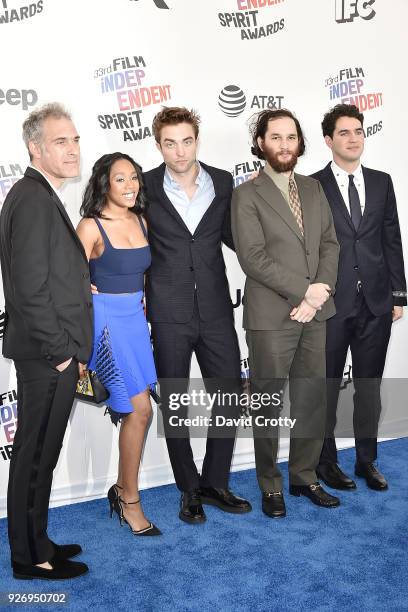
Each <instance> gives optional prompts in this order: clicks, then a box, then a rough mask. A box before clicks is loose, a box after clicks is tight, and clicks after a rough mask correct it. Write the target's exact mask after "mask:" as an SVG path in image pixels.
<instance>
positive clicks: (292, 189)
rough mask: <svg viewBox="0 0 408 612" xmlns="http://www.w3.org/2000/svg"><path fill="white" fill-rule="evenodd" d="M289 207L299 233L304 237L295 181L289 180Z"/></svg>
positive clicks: (300, 207)
mask: <svg viewBox="0 0 408 612" xmlns="http://www.w3.org/2000/svg"><path fill="white" fill-rule="evenodd" d="M289 206H290V209H291V211H292V213H293V216H294V217H295V219H296V223H297V224H298V226H299V229H300V233H301V234H302V236H303V235H304V229H303V215H302V206H301V204H300V199H299V194H298V190H297V187H296V183H295V179H294V178H290V179H289Z"/></svg>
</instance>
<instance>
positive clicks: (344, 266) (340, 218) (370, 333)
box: [312, 104, 407, 491]
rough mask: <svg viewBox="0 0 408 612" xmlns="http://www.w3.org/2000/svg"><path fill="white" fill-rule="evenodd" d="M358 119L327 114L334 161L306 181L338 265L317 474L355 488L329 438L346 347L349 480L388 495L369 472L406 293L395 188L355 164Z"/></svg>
mask: <svg viewBox="0 0 408 612" xmlns="http://www.w3.org/2000/svg"><path fill="white" fill-rule="evenodd" d="M363 122H364V117H363V115H362V113H360V111H359V110H358V108H357V107H356V106H352V105H350V106H349V105H345V104H339V105H337V106H335V107H334V108H333V109H332V110H331V111H330V112H328V113H326V115H325V116H324V119H323V123H322V129H323V136H324V138H325V141H326V144H327V146H328V147H329V148H330V149H331V151H332V154H333V161H332V162H331V163H329V164H328V165H327V166H326V167H325V168H324V169H323V170H320V171H319V172H316V174H313V175H312V176H313V177H314V178H316V179H318V180H319V181H320V183H321V185H322V187H323V189H324V191H325V194H326V197H327V199H328V201H329V203H330V207H331V210H332V213H333V218H334V225H335V228H336V234H337V239H338V241H339V243H340V260H339V270H338V278H337V285H336V294H335V296H334V301H335V304H336V311H337V312H336V315H335V316H334V317H332V318H331V319H330V320H329V321H328V322H327V346H326V357H327V378H328V406H327V427H326V439H325V442H324V445H323V450H322V454H321V457H320V464H319V467H318V474H319V476H320V478H321V479H322V480H324V482H325V483H326V484H327V485H329V486H331V487H333V488H335V489H355V488H356V484H355V482H354V481H353V480H352V479H351V478H349V477H348V476H347V475H346V474H344V473H343V472H342V470H341V469H340V467H339V465H338V463H337V449H336V441H335V437H334V428H335V425H336V411H337V402H338V396H339V388H340V383H341V380H342V376H343V371H344V365H345V360H346V356H347V351H348V349H349V347H350V349H351V355H352V368H353V379H354V387H355V394H354V415H353V422H354V435H355V440H356V466H355V474H356V475H357V476H361V477H363V478H365V480H366V482H367V485H368V486H369V487H370V488H371V489H374V490H377V491H382V490H385V489H387V486H388V485H387V481H386V479H385V478H384V476H383V475H382V474H381V473H380V471H379V470H378V469H377V467H376V466H375V463H374V462H375V460H376V459H377V432H378V421H379V418H380V413H381V398H380V385H381V377H382V374H383V370H384V364H385V358H386V354H387V347H388V342H389V338H390V333H391V326H392V323H393V321H397V320H398V319H400V318H401V317H402V315H403V306H405V305H406V304H407V288H406V281H405V273H404V260H403V254H402V245H401V233H400V227H399V221H398V213H397V205H396V201H395V194H394V188H393V185H392V180H391V177H390V175H389V174H386V173H385V172H379V171H378V170H371V169H370V168H365V167H364V166H362V165H361V161H360V158H361V155H362V153H363V149H364V129H363Z"/></svg>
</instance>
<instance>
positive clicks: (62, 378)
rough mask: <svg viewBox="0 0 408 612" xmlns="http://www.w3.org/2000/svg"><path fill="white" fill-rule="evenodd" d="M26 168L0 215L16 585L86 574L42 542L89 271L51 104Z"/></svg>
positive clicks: (30, 144)
mask: <svg viewBox="0 0 408 612" xmlns="http://www.w3.org/2000/svg"><path fill="white" fill-rule="evenodd" d="M23 137H24V140H25V143H26V145H27V148H28V151H29V154H30V160H31V166H29V167H28V168H27V170H26V172H25V175H24V177H23V178H22V179H21V180H20V181H18V182H17V183H16V184H15V185H14V186H13V187H12V189H11V190H10V192H9V194H8V196H7V198H6V200H5V202H4V205H3V209H2V212H1V220H0V241H1V269H2V276H3V286H4V295H5V302H6V313H7V323H6V330H5V336H4V340H3V355H4V356H5V357H9V358H11V359H13V360H14V364H15V368H16V372H17V396H18V397H17V399H18V426H17V431H16V435H15V439H14V445H13V453H12V458H11V462H10V473H9V485H8V527H9V541H10V548H11V561H12V567H13V574H14V577H15V578H23V579H26V578H33V577H34V578H43V579H48V580H49V579H64V578H74V577H76V576H80V575H81V574H84V573H86V572H87V571H88V567H87V566H86V565H85V563H78V562H74V561H69V558H70V557H73V556H75V555H77V554H78V553H80V552H81V547H80V546H79V545H78V544H67V545H57V544H54V542H52V541H51V540H50V539H49V537H48V535H47V517H48V505H49V497H50V491H51V484H52V475H53V470H54V468H55V466H56V464H57V461H58V457H59V454H60V450H61V446H62V442H63V438H64V432H65V429H66V426H67V422H68V417H69V415H70V412H71V408H72V402H73V399H74V393H75V389H76V383H77V380H78V376H82V375H83V372H84V368H85V366H84V364H86V363H87V361H88V358H89V355H90V351H91V342H92V310H91V308H92V302H91V294H90V283H89V272H88V262H87V259H86V256H85V252H84V250H83V248H82V244H81V242H80V241H79V239H78V238H77V235H76V232H75V229H74V228H73V226H72V224H71V221H70V219H69V217H68V215H67V213H66V211H65V208H64V205H63V203H62V195H61V193H60V188H61V186H62V183H63V181H64V179H65V178H71V177H75V176H78V174H79V136H78V133H77V131H76V129H75V126H74V124H73V123H72V121H71V117H70V115H69V114H68V113H67V112H66V111H65V110H64V108H63V107H62V106H60V105H59V104H49V105H46V106H44V107H42V108H40V109H39V110H36V111H33V112H32V113H31V114H30V116H29V117H28V118H27V119H26V121H25V122H24V125H23Z"/></svg>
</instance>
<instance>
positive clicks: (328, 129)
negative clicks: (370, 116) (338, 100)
mask: <svg viewBox="0 0 408 612" xmlns="http://www.w3.org/2000/svg"><path fill="white" fill-rule="evenodd" d="M341 117H352V118H353V119H357V120H358V121H359V122H360V123H361V127H363V125H364V115H363V113H360V111H359V109H358V107H357V106H355V105H354V104H336V106H334V107H333V108H332V109H331V110H329V112H327V113H326V114H325V116H324V117H323V121H322V132H323V136H330V138H333V134H334V130H335V129H336V123H337V120H338V119H340V118H341Z"/></svg>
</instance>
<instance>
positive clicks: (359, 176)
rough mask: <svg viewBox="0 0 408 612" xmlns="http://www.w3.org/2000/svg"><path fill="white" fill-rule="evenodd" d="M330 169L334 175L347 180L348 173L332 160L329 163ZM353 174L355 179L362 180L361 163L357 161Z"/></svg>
mask: <svg viewBox="0 0 408 612" xmlns="http://www.w3.org/2000/svg"><path fill="white" fill-rule="evenodd" d="M331 169H332V172H333V174H334V176H335V177H338V178H341V179H343V180H347V181H348V177H349V176H350V173H349V172H347V171H346V170H343V168H340V166H339V165H337V164H336V162H335V161H334V160H333V161H332V163H331ZM353 176H354V178H355V179H358V180H363V168H362V166H361V163H359V164H358V166H357V168H356V169H355V170H354V172H353Z"/></svg>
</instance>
